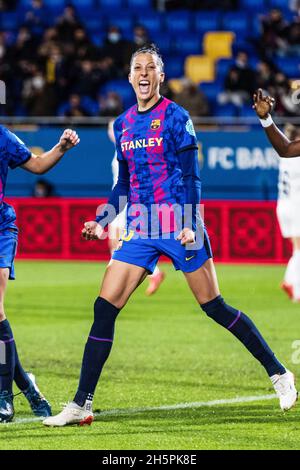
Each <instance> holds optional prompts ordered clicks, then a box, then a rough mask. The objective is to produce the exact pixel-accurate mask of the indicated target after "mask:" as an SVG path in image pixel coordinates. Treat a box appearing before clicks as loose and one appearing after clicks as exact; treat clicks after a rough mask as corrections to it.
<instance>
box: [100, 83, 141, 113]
mask: <svg viewBox="0 0 300 470" xmlns="http://www.w3.org/2000/svg"><path fill="white" fill-rule="evenodd" d="M108 91H114V92H116V93H118V95H120V96H121V98H122V101H123V106H124V108H125V109H127V108H129V107H130V106H132V105H133V104H134V103H135V102H136V99H135V94H134V91H133V89H132V86H131V85H130V83H129V82H128V80H125V79H124V80H123V79H119V80H111V81H110V82H108V83H106V84H105V85H103V86H102V87H101V88H100V94H105V93H107V92H108Z"/></svg>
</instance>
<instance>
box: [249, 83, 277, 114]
mask: <svg viewBox="0 0 300 470" xmlns="http://www.w3.org/2000/svg"><path fill="white" fill-rule="evenodd" d="M253 101H254V105H253V106H252V108H253V109H255V111H256V114H257V115H258V117H259V118H260V119H266V118H267V117H268V114H270V113H271V111H272V110H273V108H274V104H275V99H274V98H272V97H271V96H263V94H262V89H261V88H259V89H258V90H257V92H256V93H254V95H253Z"/></svg>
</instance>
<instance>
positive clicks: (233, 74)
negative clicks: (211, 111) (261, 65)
mask: <svg viewBox="0 0 300 470" xmlns="http://www.w3.org/2000/svg"><path fill="white" fill-rule="evenodd" d="M255 89H256V83H255V72H254V70H252V68H251V67H250V66H249V64H248V55H247V54H246V52H239V53H238V54H237V57H236V61H235V65H234V66H233V67H231V68H230V70H229V72H228V74H227V76H226V77H225V81H224V92H222V93H220V94H219V95H218V102H219V104H227V103H233V104H234V105H235V106H242V105H243V104H244V103H246V102H247V101H249V100H250V97H252V94H253V92H254V90H255Z"/></svg>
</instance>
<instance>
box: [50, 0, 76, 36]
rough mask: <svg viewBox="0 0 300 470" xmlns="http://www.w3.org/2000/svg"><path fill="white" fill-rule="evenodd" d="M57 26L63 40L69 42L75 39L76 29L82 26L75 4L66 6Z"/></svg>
mask: <svg viewBox="0 0 300 470" xmlns="http://www.w3.org/2000/svg"><path fill="white" fill-rule="evenodd" d="M55 26H56V29H57V32H58V35H59V39H60V40H61V41H67V42H68V41H72V40H73V37H74V32H75V30H76V29H77V28H81V27H82V25H81V23H80V21H79V19H78V17H77V14H76V10H75V8H74V6H73V5H68V6H66V7H65V9H64V12H63V14H62V15H61V16H60V17H59V18H58V19H57V21H56V25H55Z"/></svg>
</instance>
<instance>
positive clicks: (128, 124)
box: [44, 46, 297, 426]
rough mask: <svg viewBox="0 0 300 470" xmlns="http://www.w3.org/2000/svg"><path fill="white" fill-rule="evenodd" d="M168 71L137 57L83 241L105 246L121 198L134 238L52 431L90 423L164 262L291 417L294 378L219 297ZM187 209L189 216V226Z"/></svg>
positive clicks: (151, 58) (101, 301) (128, 240)
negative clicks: (127, 320)
mask: <svg viewBox="0 0 300 470" xmlns="http://www.w3.org/2000/svg"><path fill="white" fill-rule="evenodd" d="M163 67H164V66H163V62H162V59H161V57H160V55H159V53H158V51H157V49H156V48H155V47H154V46H150V47H144V48H141V49H139V50H138V51H137V52H135V53H134V54H133V56H132V60H131V67H130V74H129V81H130V83H131V85H132V86H133V89H134V91H135V94H136V98H137V105H135V106H133V107H131V108H130V109H129V110H128V111H126V112H125V113H123V114H122V115H121V116H120V117H119V118H117V119H116V121H115V124H114V131H115V137H116V148H117V152H118V160H119V178H118V182H117V184H116V186H115V187H114V189H113V191H112V194H111V196H110V198H109V203H108V205H107V206H106V207H105V208H104V210H102V211H101V212H100V213H99V215H98V216H97V218H96V221H90V222H86V223H85V225H84V229H83V236H84V237H85V238H86V239H87V240H93V239H98V238H100V237H101V235H102V233H103V230H104V227H105V226H106V225H107V223H109V222H110V221H111V218H112V217H113V215H112V213H113V212H114V210H115V212H117V213H119V212H120V210H122V207H119V203H118V202H119V197H120V198H121V197H123V199H125V200H126V198H127V197H128V208H127V211H128V215H127V225H128V230H127V234H126V236H125V237H123V239H122V241H121V243H120V247H119V249H118V250H116V251H115V252H114V254H113V256H112V260H111V262H110V263H109V265H108V267H107V270H106V273H105V276H104V279H103V283H102V287H101V290H100V294H99V297H97V299H96V301H95V305H94V323H93V325H92V329H91V332H90V335H89V337H88V340H87V343H86V347H85V351H84V356H83V363H82V369H81V376H80V382H79V387H78V390H77V393H76V395H75V397H74V400H73V402H71V403H69V404H68V405H67V406H66V407H65V408H64V409H63V411H62V412H61V413H60V414H58V415H57V416H54V417H50V418H46V420H44V424H45V425H47V426H65V425H67V424H73V423H80V424H90V423H91V422H92V420H93V413H92V399H93V394H94V391H95V388H96V385H97V383H98V380H99V377H100V374H101V371H102V368H103V366H104V363H105V361H106V360H107V358H108V356H109V353H110V350H111V347H112V342H113V336H114V325H115V320H116V318H117V316H118V314H119V312H120V310H121V309H122V308H123V307H124V305H125V304H126V302H127V300H128V299H129V297H130V295H131V294H132V293H133V292H134V290H135V289H136V288H137V286H138V285H139V284H140V283H141V282H142V281H143V280H144V279H145V277H146V276H147V275H148V273H149V272H150V273H151V272H153V270H154V268H155V265H156V263H157V261H158V258H159V256H160V255H162V254H164V255H166V256H168V257H169V258H170V259H171V260H172V261H173V264H174V266H175V268H176V269H180V270H181V271H183V273H184V275H185V278H186V280H187V282H188V284H189V286H190V288H191V291H192V292H193V294H194V296H195V297H196V300H197V302H198V303H199V305H200V307H201V308H202V310H204V312H205V313H206V314H207V315H208V316H209V317H210V318H212V319H213V320H215V321H216V322H217V323H219V324H220V325H222V326H223V327H225V328H227V329H228V330H229V331H230V332H231V333H232V334H233V335H234V336H236V337H237V338H238V339H239V340H240V341H241V342H242V343H243V344H244V346H245V347H246V348H247V349H248V350H249V352H250V353H251V354H252V355H253V356H254V357H255V358H256V359H258V360H259V361H260V363H261V364H262V365H263V367H264V368H265V369H266V372H267V374H268V375H269V377H270V378H271V381H272V383H273V385H274V388H275V390H276V392H277V394H278V397H279V399H280V406H281V408H282V409H283V410H288V409H289V408H291V407H292V406H293V405H294V404H295V402H296V400H297V391H296V389H295V386H294V376H293V374H292V373H291V372H289V371H287V370H286V369H285V368H284V366H283V365H282V364H281V363H280V362H279V361H278V360H277V359H276V357H275V356H274V354H273V352H272V351H271V349H270V348H269V346H268V345H267V343H266V342H265V340H264V339H263V337H262V336H261V334H260V333H259V331H258V330H257V328H256V327H255V325H254V324H253V323H252V321H251V320H250V319H249V318H248V317H247V316H246V315H245V314H244V313H242V312H241V311H240V310H236V309H235V308H233V307H231V306H229V305H228V304H227V303H226V302H225V300H224V299H223V298H222V297H221V295H220V291H219V287H218V282H217V276H216V272H215V268H214V264H213V260H212V253H211V249H210V244H209V239H208V236H207V233H206V230H205V228H204V225H203V222H202V220H201V218H200V213H199V211H198V204H199V201H200V176H199V167H198V159H197V141H196V135H195V131H194V128H193V124H192V121H191V119H190V117H189V115H188V113H187V112H186V111H185V110H184V109H183V108H181V107H180V106H178V105H176V104H175V103H174V102H172V101H169V100H167V99H165V98H164V97H162V96H160V92H159V90H160V85H161V83H162V82H163V80H164V72H163ZM121 206H122V204H121ZM112 209H114V210H112ZM180 209H184V210H183V212H182V215H183V224H180V222H181V217H180ZM114 215H115V214H114Z"/></svg>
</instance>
